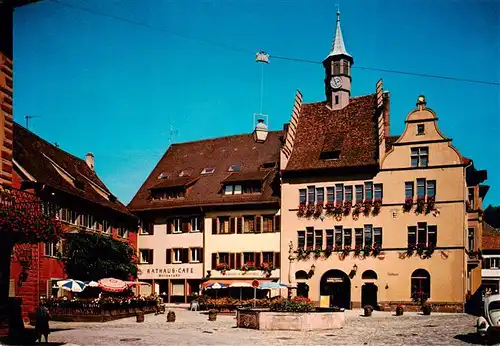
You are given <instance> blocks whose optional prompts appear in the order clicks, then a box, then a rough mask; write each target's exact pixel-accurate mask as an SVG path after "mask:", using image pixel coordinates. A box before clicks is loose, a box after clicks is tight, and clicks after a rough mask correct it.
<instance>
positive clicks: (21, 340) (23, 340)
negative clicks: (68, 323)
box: [0, 328, 73, 345]
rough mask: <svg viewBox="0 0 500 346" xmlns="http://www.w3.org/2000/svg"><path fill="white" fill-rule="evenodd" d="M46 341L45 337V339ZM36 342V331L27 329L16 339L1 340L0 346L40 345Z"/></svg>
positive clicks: (5, 338)
mask: <svg viewBox="0 0 500 346" xmlns="http://www.w3.org/2000/svg"><path fill="white" fill-rule="evenodd" d="M71 329H73V328H54V329H51V330H50V332H51V333H53V332H57V331H62V330H71ZM43 340H44V341H45V337H44V338H43ZM49 340H50V335H49ZM35 341H36V335H35V329H34V328H26V329H24V330H23V331H22V333H19V334H18V335H17V336H16V337H13V338H12V337H11V338H9V337H4V338H0V345H39V344H38V343H36V342H35ZM42 344H44V345H64V343H60V342H50V341H49V342H47V343H42Z"/></svg>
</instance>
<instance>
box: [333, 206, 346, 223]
mask: <svg viewBox="0 0 500 346" xmlns="http://www.w3.org/2000/svg"><path fill="white" fill-rule="evenodd" d="M343 213H344V208H343V204H342V202H337V203H335V207H334V208H333V215H334V216H335V219H337V220H339V219H340V220H342V214H343Z"/></svg>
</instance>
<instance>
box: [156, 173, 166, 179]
mask: <svg viewBox="0 0 500 346" xmlns="http://www.w3.org/2000/svg"><path fill="white" fill-rule="evenodd" d="M158 179H168V174H167V173H164V172H163V173H160V175H159V176H158Z"/></svg>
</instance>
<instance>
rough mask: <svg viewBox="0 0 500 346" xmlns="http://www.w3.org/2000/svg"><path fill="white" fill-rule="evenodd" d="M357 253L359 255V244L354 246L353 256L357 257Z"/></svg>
mask: <svg viewBox="0 0 500 346" xmlns="http://www.w3.org/2000/svg"><path fill="white" fill-rule="evenodd" d="M359 255H361V245H356V247H355V248H354V256H355V257H359Z"/></svg>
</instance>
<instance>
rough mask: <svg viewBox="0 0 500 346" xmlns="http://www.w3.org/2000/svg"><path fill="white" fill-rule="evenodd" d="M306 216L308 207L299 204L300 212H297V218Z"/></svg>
mask: <svg viewBox="0 0 500 346" xmlns="http://www.w3.org/2000/svg"><path fill="white" fill-rule="evenodd" d="M305 214H306V205H305V204H299V210H297V216H298V217H303V216H304V215H305Z"/></svg>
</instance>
